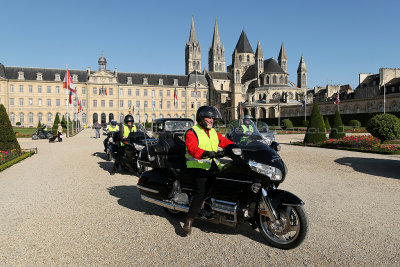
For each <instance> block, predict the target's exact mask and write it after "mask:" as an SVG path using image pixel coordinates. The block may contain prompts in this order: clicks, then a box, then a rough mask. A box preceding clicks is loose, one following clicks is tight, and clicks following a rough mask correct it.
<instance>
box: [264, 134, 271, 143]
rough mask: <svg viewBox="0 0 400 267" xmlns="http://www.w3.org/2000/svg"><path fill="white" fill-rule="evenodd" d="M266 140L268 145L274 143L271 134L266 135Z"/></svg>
mask: <svg viewBox="0 0 400 267" xmlns="http://www.w3.org/2000/svg"><path fill="white" fill-rule="evenodd" d="M264 141H265V143H266V144H267V145H271V143H272V139H271V137H269V136H264Z"/></svg>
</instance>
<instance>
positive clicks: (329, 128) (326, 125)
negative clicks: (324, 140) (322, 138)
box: [324, 116, 331, 132]
mask: <svg viewBox="0 0 400 267" xmlns="http://www.w3.org/2000/svg"><path fill="white" fill-rule="evenodd" d="M324 122H325V129H326V131H327V132H329V131H330V130H331V125H330V124H329V119H328V117H327V116H325V121H324Z"/></svg>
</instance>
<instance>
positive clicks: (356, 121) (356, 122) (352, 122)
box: [350, 120, 361, 128]
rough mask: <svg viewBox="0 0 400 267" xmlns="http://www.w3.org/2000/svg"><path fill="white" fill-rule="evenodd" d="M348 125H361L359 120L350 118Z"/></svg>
mask: <svg viewBox="0 0 400 267" xmlns="http://www.w3.org/2000/svg"><path fill="white" fill-rule="evenodd" d="M350 126H353V127H354V128H355V127H361V122H359V121H358V120H351V121H350Z"/></svg>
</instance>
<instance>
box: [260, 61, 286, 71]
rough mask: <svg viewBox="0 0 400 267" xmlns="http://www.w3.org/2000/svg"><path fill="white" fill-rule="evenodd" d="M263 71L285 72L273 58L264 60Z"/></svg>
mask: <svg viewBox="0 0 400 267" xmlns="http://www.w3.org/2000/svg"><path fill="white" fill-rule="evenodd" d="M264 73H285V72H284V71H283V69H282V68H281V66H279V64H278V62H276V61H275V59H273V58H269V59H267V60H264Z"/></svg>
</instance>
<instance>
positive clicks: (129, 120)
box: [111, 114, 136, 175]
mask: <svg viewBox="0 0 400 267" xmlns="http://www.w3.org/2000/svg"><path fill="white" fill-rule="evenodd" d="M134 122H135V120H134V119H133V116H132V115H131V114H128V115H126V116H125V118H124V124H122V125H120V127H119V138H120V139H121V140H123V139H126V138H128V136H129V134H130V133H132V132H136V126H135V124H134ZM120 145H121V146H120V149H119V151H118V153H117V154H118V155H117V157H116V158H115V161H114V166H113V169H112V171H111V175H113V174H115V172H116V171H117V169H118V167H119V165H121V164H120V161H121V156H122V153H124V151H123V149H124V146H125V144H124V143H123V142H122V141H121V142H120Z"/></svg>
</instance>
